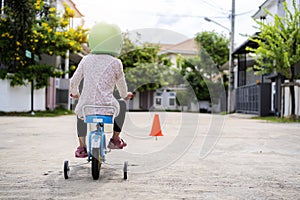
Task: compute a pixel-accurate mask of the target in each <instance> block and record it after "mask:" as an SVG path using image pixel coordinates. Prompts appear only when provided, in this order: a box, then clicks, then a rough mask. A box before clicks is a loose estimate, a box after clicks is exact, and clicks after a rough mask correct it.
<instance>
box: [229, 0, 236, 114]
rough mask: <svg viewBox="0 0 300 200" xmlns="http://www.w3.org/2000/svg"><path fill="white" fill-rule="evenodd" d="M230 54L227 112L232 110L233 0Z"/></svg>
mask: <svg viewBox="0 0 300 200" xmlns="http://www.w3.org/2000/svg"><path fill="white" fill-rule="evenodd" d="M230 22H231V28H230V55H229V85H228V103H227V104H228V105H227V106H228V107H227V112H228V113H230V112H231V111H232V110H231V108H232V104H231V103H232V102H231V101H232V90H233V88H234V71H233V68H234V59H233V56H232V53H233V51H234V22H235V0H232V6H231V15H230Z"/></svg>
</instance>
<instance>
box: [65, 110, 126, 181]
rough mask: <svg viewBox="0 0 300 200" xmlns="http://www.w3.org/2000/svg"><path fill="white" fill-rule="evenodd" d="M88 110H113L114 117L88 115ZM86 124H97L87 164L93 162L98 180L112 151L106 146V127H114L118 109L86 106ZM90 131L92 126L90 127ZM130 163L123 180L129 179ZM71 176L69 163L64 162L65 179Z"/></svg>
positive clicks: (89, 142) (93, 170)
mask: <svg viewBox="0 0 300 200" xmlns="http://www.w3.org/2000/svg"><path fill="white" fill-rule="evenodd" d="M87 108H104V109H113V111H114V112H113V115H99V114H94V115H86V112H85V111H86V109H87ZM82 111H83V117H84V122H85V123H86V124H90V125H91V124H96V130H94V131H89V135H88V143H87V144H88V149H87V150H88V158H87V161H88V162H87V163H89V162H91V170H92V177H93V179H94V180H98V179H99V176H100V169H101V165H102V164H103V163H105V157H106V154H107V153H109V152H110V151H111V149H108V148H107V146H106V136H105V132H104V128H105V125H107V126H106V127H108V126H112V125H113V123H114V118H115V113H116V111H117V109H116V108H115V107H114V106H97V105H85V106H83V108H82ZM89 129H91V128H90V126H89ZM127 171H128V161H125V162H124V165H123V179H124V180H126V179H127ZM69 176H70V165H69V161H68V160H66V161H64V178H65V179H68V178H69Z"/></svg>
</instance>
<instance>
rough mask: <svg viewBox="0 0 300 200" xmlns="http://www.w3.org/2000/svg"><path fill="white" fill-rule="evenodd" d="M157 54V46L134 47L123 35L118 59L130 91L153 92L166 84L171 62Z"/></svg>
mask: <svg viewBox="0 0 300 200" xmlns="http://www.w3.org/2000/svg"><path fill="white" fill-rule="evenodd" d="M158 52H159V46H157V45H153V44H147V43H145V44H143V45H142V46H138V45H135V44H133V42H132V41H130V39H129V38H128V37H127V35H126V34H125V36H124V46H123V49H122V52H121V56H120V59H121V60H122V63H123V67H124V72H125V75H126V80H127V84H128V87H129V88H130V90H136V89H138V90H139V91H154V90H156V89H158V88H160V87H161V86H163V85H167V84H168V77H170V76H169V74H170V66H171V61H170V60H169V59H167V58H166V56H165V55H158Z"/></svg>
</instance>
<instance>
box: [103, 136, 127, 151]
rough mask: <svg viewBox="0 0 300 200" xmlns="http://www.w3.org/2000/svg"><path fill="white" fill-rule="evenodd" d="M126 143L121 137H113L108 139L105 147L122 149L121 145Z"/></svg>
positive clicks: (123, 145)
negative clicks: (115, 138)
mask: <svg viewBox="0 0 300 200" xmlns="http://www.w3.org/2000/svg"><path fill="white" fill-rule="evenodd" d="M126 146H127V144H126V142H124V140H122V139H121V138H118V140H114V139H113V138H111V139H110V141H109V143H108V145H107V147H108V148H110V149H123V147H126Z"/></svg>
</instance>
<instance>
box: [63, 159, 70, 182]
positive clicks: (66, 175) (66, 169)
mask: <svg viewBox="0 0 300 200" xmlns="http://www.w3.org/2000/svg"><path fill="white" fill-rule="evenodd" d="M69 174H70V167H69V161H67V160H66V161H65V162H64V177H65V179H68V178H69Z"/></svg>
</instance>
